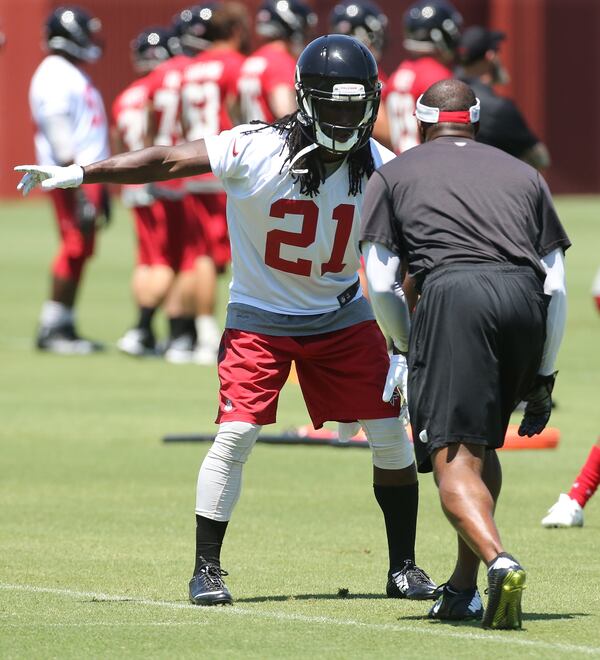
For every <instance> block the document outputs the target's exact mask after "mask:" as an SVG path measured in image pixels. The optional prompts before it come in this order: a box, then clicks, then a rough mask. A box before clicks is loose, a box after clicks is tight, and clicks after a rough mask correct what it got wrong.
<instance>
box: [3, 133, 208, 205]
mask: <svg viewBox="0 0 600 660" xmlns="http://www.w3.org/2000/svg"><path fill="white" fill-rule="evenodd" d="M15 171H17V172H25V174H24V175H23V178H22V179H21V181H20V182H19V184H18V185H17V189H18V190H21V191H22V193H23V195H27V194H28V193H29V191H30V190H32V189H33V188H35V187H36V186H38V185H39V186H40V187H41V188H43V189H44V190H51V189H52V188H76V187H77V186H80V185H81V184H82V183H150V182H152V181H166V180H168V179H178V178H181V177H186V176H193V175H196V174H206V173H208V172H210V171H211V168H210V161H209V158H208V152H207V150H206V144H205V142H204V140H194V141H193V142H185V143H183V144H179V145H177V146H175V147H148V148H147V149H140V150H139V151H129V152H127V153H123V154H117V155H116V156H112V157H111V158H107V159H106V160H102V161H99V162H97V163H92V164H91V165H86V166H85V167H81V166H80V165H69V166H68V167H58V166H42V165H19V166H17V167H15Z"/></svg>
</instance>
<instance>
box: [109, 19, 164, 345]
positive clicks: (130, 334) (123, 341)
mask: <svg viewBox="0 0 600 660" xmlns="http://www.w3.org/2000/svg"><path fill="white" fill-rule="evenodd" d="M170 39H172V34H171V32H170V31H169V30H167V29H166V28H161V27H153V28H149V29H147V30H144V31H143V32H141V33H140V34H139V35H138V36H137V37H136V39H134V41H132V43H131V56H132V64H133V68H134V70H135V72H136V73H137V74H138V75H140V76H141V77H140V78H138V79H137V80H134V82H133V83H131V84H130V85H128V86H127V87H126V88H125V89H124V90H123V91H122V92H121V93H120V94H119V95H118V96H117V98H116V99H115V101H114V103H113V106H112V119H113V126H112V129H111V142H112V145H113V151H114V152H115V153H121V152H123V151H135V150H136V149H143V148H144V147H145V146H146V145H147V141H148V98H149V89H148V80H147V76H148V74H149V73H150V72H152V71H153V70H154V69H155V68H156V67H157V66H158V65H159V64H161V63H162V62H165V61H166V60H168V59H169V58H170V57H171V55H172V53H171V48H170V45H169V41H170ZM121 199H122V201H123V204H124V205H125V206H127V207H129V208H131V211H132V213H133V216H134V219H135V232H136V237H137V264H136V267H135V269H134V273H133V277H132V281H131V288H132V292H133V297H134V300H135V302H136V304H137V308H138V320H137V324H136V325H135V326H134V327H133V328H131V329H130V330H128V331H127V332H126V333H125V334H124V335H123V336H122V337H121V338H120V339H119V340H118V341H117V347H118V348H119V349H120V350H121V351H123V352H124V353H128V354H129V355H134V356H143V355H156V338H155V335H154V331H153V328H152V320H153V318H154V315H155V313H156V310H157V309H158V308H159V307H160V305H161V304H162V302H163V300H164V299H165V296H166V295H167V293H168V291H169V288H170V287H171V284H172V281H173V271H172V270H171V268H170V266H169V264H168V262H167V261H166V258H165V254H164V243H165V238H166V236H167V231H168V228H167V220H166V218H165V213H164V207H163V206H162V205H161V204H157V203H155V198H154V195H153V194H152V190H151V188H150V186H148V185H140V186H123V187H122V189H121Z"/></svg>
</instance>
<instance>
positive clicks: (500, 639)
mask: <svg viewBox="0 0 600 660" xmlns="http://www.w3.org/2000/svg"><path fill="white" fill-rule="evenodd" d="M0 590H5V591H25V592H28V593H40V594H54V595H57V596H67V597H69V598H91V599H93V600H95V601H98V602H121V603H131V604H132V605H147V606H151V607H163V608H167V609H173V610H190V611H192V610H194V611H196V612H197V613H198V614H199V615H200V616H202V615H213V614H216V615H217V616H250V617H256V618H262V619H273V620H277V621H294V622H298V623H309V624H323V625H326V626H327V625H328V626H347V627H354V628H364V629H365V630H381V631H386V632H399V633H411V634H420V635H425V636H432V637H442V638H451V639H462V640H466V641H483V642H491V643H495V644H501V645H502V644H505V645H510V646H513V647H515V646H522V647H528V648H532V649H545V650H548V651H564V652H566V653H583V654H586V655H599V656H600V647H598V646H579V645H576V644H563V643H556V644H555V643H551V642H544V641H541V640H534V639H523V637H522V634H523V633H518V632H507V631H499V632H489V633H484V632H479V633H477V632H466V631H465V632H458V631H455V630H449V629H447V628H445V627H443V626H438V625H435V627H433V626H431V627H429V626H428V627H423V628H421V627H412V626H407V625H403V624H395V623H366V622H364V621H356V620H353V619H334V618H330V617H326V616H307V615H305V614H291V613H287V612H270V611H265V610H254V609H249V608H247V607H243V606H240V605H234V606H233V607H224V606H221V607H198V606H196V605H191V604H189V603H174V602H169V601H165V600H151V599H148V598H136V597H132V596H119V595H110V594H103V593H98V592H95V591H75V590H72V589H54V588H48V587H35V586H33V585H27V584H4V583H0ZM197 623H200V624H202V623H205V622H204V621H198V622H197ZM4 625H5V624H4V622H2V620H0V628H1V627H2V626H4ZM9 625H10V624H9ZM40 625H41V627H43V626H44V624H43V623H42V624H40ZM166 625H172V624H168V623H167V624H166ZM174 625H177V623H176V624H174ZM7 627H8V626H7Z"/></svg>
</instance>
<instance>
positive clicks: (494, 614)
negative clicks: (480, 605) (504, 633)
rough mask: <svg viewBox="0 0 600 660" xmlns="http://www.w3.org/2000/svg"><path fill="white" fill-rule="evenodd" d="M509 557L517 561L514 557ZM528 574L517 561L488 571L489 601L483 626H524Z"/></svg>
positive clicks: (509, 628) (500, 627)
mask: <svg viewBox="0 0 600 660" xmlns="http://www.w3.org/2000/svg"><path fill="white" fill-rule="evenodd" d="M507 559H509V560H513V561H515V560H514V559H513V558H512V557H510V556H507ZM525 579H526V574H525V571H524V570H523V567H522V566H520V565H519V564H518V563H516V561H515V563H514V564H512V565H510V566H507V567H504V568H493V569H492V570H489V571H488V588H487V591H486V593H487V595H488V601H487V605H486V608H485V612H484V614H483V627H484V628H495V629H498V630H519V629H520V628H521V626H522V615H521V597H522V596H523V589H524V588H525Z"/></svg>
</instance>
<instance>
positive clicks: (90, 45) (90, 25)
mask: <svg viewBox="0 0 600 660" xmlns="http://www.w3.org/2000/svg"><path fill="white" fill-rule="evenodd" d="M101 28H102V23H101V22H100V19H98V18H95V17H92V16H90V15H89V14H87V13H86V12H85V11H83V10H82V9H79V8H78V7H58V8H57V9H55V10H54V11H53V12H52V14H50V16H49V17H48V19H47V21H46V43H47V45H48V49H49V50H50V51H51V52H58V53H63V54H65V55H68V56H70V57H72V58H73V59H75V60H79V61H82V62H96V61H97V60H99V59H100V57H101V56H102V44H101V42H100V40H99V32H100V30H101Z"/></svg>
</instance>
